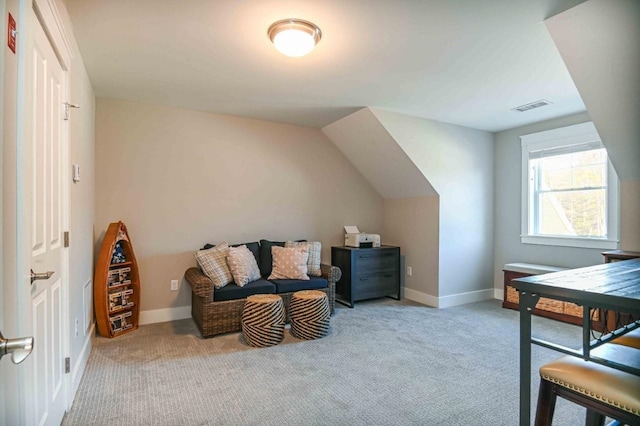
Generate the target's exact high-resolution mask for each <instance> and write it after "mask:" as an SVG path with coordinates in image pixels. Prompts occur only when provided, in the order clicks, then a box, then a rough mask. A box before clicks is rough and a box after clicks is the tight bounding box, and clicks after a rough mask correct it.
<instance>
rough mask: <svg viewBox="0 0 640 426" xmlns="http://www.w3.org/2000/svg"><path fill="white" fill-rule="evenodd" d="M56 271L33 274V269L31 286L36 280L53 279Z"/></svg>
mask: <svg viewBox="0 0 640 426" xmlns="http://www.w3.org/2000/svg"><path fill="white" fill-rule="evenodd" d="M53 273H54V271H47V272H40V273H38V272H33V269H32V270H31V284H33V282H34V281H35V280H48V279H49V278H51V275H53Z"/></svg>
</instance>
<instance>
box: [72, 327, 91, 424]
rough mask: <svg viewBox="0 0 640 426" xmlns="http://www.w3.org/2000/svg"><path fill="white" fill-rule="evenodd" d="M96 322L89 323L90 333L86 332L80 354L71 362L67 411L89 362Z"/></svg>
mask: <svg viewBox="0 0 640 426" xmlns="http://www.w3.org/2000/svg"><path fill="white" fill-rule="evenodd" d="M95 328H96V323H95V322H94V323H93V324H91V328H90V333H88V335H87V337H86V338H85V339H84V345H82V350H81V351H80V355H78V359H77V360H76V361H75V362H73V360H71V361H72V362H73V363H74V366H73V371H72V372H71V389H70V393H69V399H68V400H67V401H68V402H67V412H69V410H71V407H72V406H73V401H74V400H75V398H76V393H77V392H78V388H79V387H80V381H81V380H82V376H83V375H84V371H85V369H86V368H87V363H88V362H89V355H90V354H91V347H92V346H93V336H94V335H95Z"/></svg>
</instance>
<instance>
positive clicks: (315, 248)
mask: <svg viewBox="0 0 640 426" xmlns="http://www.w3.org/2000/svg"><path fill="white" fill-rule="evenodd" d="M284 246H285V247H307V249H308V250H309V260H307V274H308V275H312V276H314V277H319V276H321V275H322V271H321V270H320V263H321V261H320V254H321V253H322V243H320V241H287V242H286V243H285V244H284Z"/></svg>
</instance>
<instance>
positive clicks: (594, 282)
mask: <svg viewBox="0 0 640 426" xmlns="http://www.w3.org/2000/svg"><path fill="white" fill-rule="evenodd" d="M512 285H513V286H514V287H515V288H516V289H517V290H518V291H519V292H520V425H521V426H524V425H529V424H530V419H531V344H536V345H539V346H543V347H546V348H548V349H553V350H556V351H559V352H562V353H564V354H568V355H574V356H577V357H581V358H583V359H586V360H589V361H593V362H598V363H600V364H604V365H607V366H610V367H613V368H617V369H620V370H623V371H627V372H629V373H632V374H636V375H639V376H640V369H638V368H637V366H636V367H634V366H629V365H624V364H621V363H618V362H615V361H613V360H606V359H602V358H599V357H597V356H592V355H591V353H590V352H591V349H594V348H596V347H598V346H600V345H602V344H604V343H606V342H608V341H609V340H611V339H613V338H615V337H618V336H620V335H622V334H624V333H627V332H629V331H631V330H633V329H635V328H638V327H640V321H636V322H635V323H632V324H630V325H629V326H626V327H623V328H622V329H619V330H616V331H614V332H612V333H608V334H605V335H602V336H601V337H600V338H597V339H595V340H591V339H592V337H591V318H590V315H589V312H590V310H591V309H593V308H600V309H608V310H612V311H616V312H625V313H629V314H632V315H634V317H635V318H637V317H638V316H639V315H640V259H633V260H625V261H622V262H613V263H605V264H603V265H596V266H589V267H586V268H578V269H570V270H567V271H562V272H553V273H550V274H544V275H534V276H531V277H526V278H518V279H515V280H513V281H512ZM541 296H542V297H547V298H550V299H557V300H563V301H568V302H573V303H575V304H577V305H580V306H582V307H583V310H584V311H583V318H582V319H583V321H582V329H583V333H582V350H574V349H571V348H567V347H564V346H560V345H557V344H554V343H551V342H547V341H543V340H540V339H536V338H532V337H531V313H532V311H533V308H534V307H535V306H536V303H538V300H539V299H540V297H541Z"/></svg>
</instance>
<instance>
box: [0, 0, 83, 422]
mask: <svg viewBox="0 0 640 426" xmlns="http://www.w3.org/2000/svg"><path fill="white" fill-rule="evenodd" d="M31 13H35V15H36V17H37V22H38V23H39V25H40V26H41V27H42V29H43V30H44V32H45V34H46V35H47V37H48V38H49V42H50V44H51V47H52V48H53V51H54V52H55V54H56V56H57V58H58V61H59V63H60V65H61V67H62V70H63V74H64V77H63V78H64V85H65V87H64V95H63V99H64V101H68V100H69V96H70V92H71V88H70V71H71V61H72V59H73V50H72V48H71V44H70V42H69V38H68V36H67V32H66V31H65V27H64V24H63V20H62V18H61V15H60V13H59V10H58V7H57V5H56V2H55V0H19V17H18V27H19V28H21V31H20V32H19V36H20V38H21V39H22V40H21V42H20V43H19V47H18V77H17V105H16V108H17V122H16V133H17V136H16V172H17V176H16V177H17V184H18V186H17V188H21V186H20V185H22V184H21V181H22V180H23V179H22V173H23V171H22V170H23V169H22V166H23V164H24V153H23V147H24V143H25V129H26V126H29V125H31V123H30V118H29V117H28V115H27V114H28V111H26V110H25V105H26V99H25V96H27V90H26V88H27V87H28V86H27V84H29V82H28V81H27V73H26V71H27V66H28V55H29V52H28V49H29V43H28V40H29V38H30V37H32V33H33V31H34V28H33V27H32V25H37V24H36V23H32V20H31ZM62 126H63V128H62V138H63V145H64V146H63V151H62V152H61V155H62V161H61V166H62V167H61V170H60V173H61V176H62V206H61V208H62V213H61V214H62V226H63V229H62V230H61V231H62V232H64V231H67V230H68V229H69V217H70V204H69V201H70V198H69V193H70V182H69V179H68V176H69V151H70V134H69V122H68V121H65V122H64V123H63V125H62ZM16 191H17V192H16V198H15V206H13V207H12V208H15V210H16V211H17V212H18V217H17V227H16V228H17V233H18V234H17V236H15V244H16V247H15V258H14V259H12V261H13V260H15V263H12V264H11V265H10V266H11V267H12V268H15V270H16V280H15V282H13V281H12V282H11V285H12V286H16V288H15V289H13V290H14V291H15V294H16V296H17V300H16V302H17V303H16V304H17V319H18V320H19V319H20V318H21V315H24V312H25V309H26V307H27V304H30V303H31V300H30V297H28V292H27V291H24V290H21V288H22V289H24V288H26V287H24V286H25V285H26V284H25V283H26V282H27V281H26V280H28V270H29V258H28V257H25V252H26V251H25V250H24V241H23V240H22V239H21V238H20V230H21V229H23V228H24V221H23V219H22V217H20V214H19V213H20V206H21V205H23V204H22V203H23V198H22V197H23V196H24V194H23V192H24V191H23V190H20V191H18V190H17V189H16ZM3 201H4V200H3ZM12 201H14V200H12ZM4 266H5V267H7V265H6V264H5V265H4ZM61 273H62V275H63V277H62V300H63V306H62V311H63V315H62V316H63V320H62V324H61V326H62V348H63V352H64V356H65V357H69V356H70V353H71V342H70V319H69V285H70V283H69V249H68V248H62V271H61ZM5 289H6V283H5ZM17 326H18V333H20V335H23V334H25V333H29V332H31V330H25V328H26V327H25V326H24V325H23V324H21V321H18V324H17ZM35 344H36V345H37V344H38V342H35ZM26 377H27V375H26V374H25V372H24V369H22V368H19V369H18V373H17V385H18V390H17V392H16V393H17V395H16V399H17V401H16V402H17V407H16V408H17V411H18V413H16V416H17V417H18V418H19V421H20V424H28V423H30V419H29V415H30V414H29V404H30V403H29V401H30V397H31V394H28V392H30V390H31V389H30V388H29V386H27V383H26V382H25V381H26V380H27V378H26ZM62 383H63V389H62V390H61V391H62V392H63V400H64V403H65V411H68V410H69V408H70V407H71V404H72V402H73V401H71V400H70V391H71V374H64V375H63V378H62ZM5 392H7V390H6V389H5Z"/></svg>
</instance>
